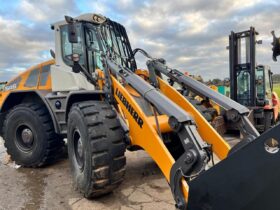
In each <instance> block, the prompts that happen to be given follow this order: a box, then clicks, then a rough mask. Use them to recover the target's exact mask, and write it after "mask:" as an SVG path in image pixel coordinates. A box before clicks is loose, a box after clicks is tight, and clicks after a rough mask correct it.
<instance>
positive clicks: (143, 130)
mask: <svg viewBox="0 0 280 210" xmlns="http://www.w3.org/2000/svg"><path fill="white" fill-rule="evenodd" d="M111 79H112V81H113V90H114V98H115V99H116V101H117V102H118V105H119V107H120V108H121V110H122V112H123V113H124V116H125V117H126V120H127V121H128V124H129V134H130V137H131V145H137V146H139V147H141V148H143V149H144V150H145V151H146V152H147V153H148V154H149V155H150V156H151V158H152V159H153V160H154V161H155V162H156V164H157V165H158V166H159V168H160V169H161V171H162V173H163V175H164V176H165V178H166V179H167V181H168V182H170V171H171V168H172V166H173V164H174V163H175V160H174V158H173V157H172V155H171V154H170V153H169V151H168V149H167V148H166V146H165V145H164V143H163V141H162V139H161V138H160V137H159V135H158V133H157V130H156V126H155V122H153V119H152V118H151V117H147V116H146V115H145V113H144V112H143V111H142V109H141V108H140V106H139V105H138V104H137V102H136V101H135V100H134V98H133V96H132V95H131V94H130V93H129V91H128V90H126V88H125V87H123V85H122V84H120V83H119V82H118V80H117V79H116V78H114V77H111ZM128 104H129V106H130V108H127V106H128ZM131 107H132V108H131ZM131 110H133V111H131ZM134 113H137V116H138V117H139V118H141V119H142V121H143V125H142V127H140V126H139V124H138V123H137V121H136V120H135V118H134ZM159 119H160V120H159V121H160V125H161V127H162V129H163V131H164V130H166V131H167V130H170V128H169V126H168V125H166V124H167V121H166V120H167V116H165V115H162V116H159ZM182 186H183V188H182V189H183V192H184V195H185V198H186V200H187V198H188V184H187V182H186V181H185V180H182Z"/></svg>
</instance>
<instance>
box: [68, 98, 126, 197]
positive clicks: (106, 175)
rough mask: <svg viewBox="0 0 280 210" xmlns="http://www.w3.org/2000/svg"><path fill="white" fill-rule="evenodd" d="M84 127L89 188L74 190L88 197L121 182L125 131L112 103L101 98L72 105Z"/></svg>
mask: <svg viewBox="0 0 280 210" xmlns="http://www.w3.org/2000/svg"><path fill="white" fill-rule="evenodd" d="M72 111H78V112H79V113H80V114H81V115H82V117H83V119H84V123H85V125H86V127H87V134H88V141H89V145H90V151H91V154H92V157H91V164H92V165H91V168H92V172H91V180H90V183H88V185H89V186H90V187H88V188H86V189H81V188H79V187H78V186H76V187H77V189H78V190H79V191H80V192H81V193H82V194H84V196H85V197H87V198H92V197H99V196H101V195H104V194H107V193H109V192H111V191H112V190H113V189H115V188H116V187H118V185H119V184H120V183H121V182H122V181H123V179H124V175H125V165H126V158H125V154H124V153H125V150H126V145H125V143H124V131H123V129H122V127H121V125H120V122H119V120H118V117H117V114H116V112H115V111H114V110H113V108H112V106H110V105H109V104H107V103H106V102H102V101H85V102H82V103H77V104H74V105H73V106H72V108H71V111H70V114H69V116H70V115H71V112H72Z"/></svg>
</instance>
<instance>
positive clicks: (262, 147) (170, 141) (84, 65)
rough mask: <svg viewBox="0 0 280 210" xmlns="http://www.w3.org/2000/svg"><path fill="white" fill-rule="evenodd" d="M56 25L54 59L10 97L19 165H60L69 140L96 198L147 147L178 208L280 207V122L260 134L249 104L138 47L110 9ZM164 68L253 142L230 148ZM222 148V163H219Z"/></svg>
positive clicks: (6, 134) (15, 85)
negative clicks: (141, 63)
mask: <svg viewBox="0 0 280 210" xmlns="http://www.w3.org/2000/svg"><path fill="white" fill-rule="evenodd" d="M52 29H53V30H54V33H55V52H54V51H51V54H52V56H53V57H54V59H53V60H51V61H48V62H45V63H42V64H39V65H37V66H34V67H32V68H30V69H28V70H27V71H25V72H24V73H22V74H20V75H18V76H17V77H16V78H14V79H13V80H11V81H10V82H8V83H7V84H6V85H5V88H4V90H3V91H2V92H1V93H0V107H1V115H0V117H1V121H0V122H1V128H2V129H1V136H3V138H4V140H5V146H6V148H7V152H8V153H9V154H10V155H11V157H12V159H13V160H15V162H16V163H17V164H20V165H22V166H27V167H40V166H43V165H46V164H50V163H52V162H53V161H54V160H55V159H56V157H57V156H58V154H59V152H60V150H61V148H62V146H63V141H62V139H63V138H65V137H67V143H68V155H69V159H70V165H71V171H72V176H73V183H74V185H75V187H76V188H77V189H78V190H79V191H80V192H81V193H82V194H83V195H84V196H85V197H86V198H92V197H97V196H101V195H104V194H106V193H108V192H110V191H112V190H114V189H115V188H116V187H117V186H118V185H119V184H120V183H121V182H122V181H123V180H124V175H125V164H126V159H125V150H126V149H130V150H137V149H143V150H145V151H146V152H147V153H148V154H149V155H150V156H151V158H152V159H153V160H154V161H155V162H156V163H157V165H158V166H159V168H160V169H161V171H162V173H163V175H164V176H165V178H166V180H167V182H168V183H169V185H170V188H171V192H172V194H173V196H174V201H175V203H176V207H177V208H178V209H184V210H185V209H188V210H210V209H213V210H225V209H227V210H237V209H241V210H245V209H246V210H249V209H254V210H258V209H261V210H263V209H270V210H276V209H279V208H280V205H279V204H278V202H277V200H278V195H279V193H280V181H279V177H280V167H279V163H280V153H279V143H278V142H279V132H280V125H277V126H276V127H274V128H273V129H271V130H269V131H267V132H265V133H263V134H262V135H261V136H260V135H259V133H258V132H257V131H256V129H255V128H254V127H253V126H252V124H251V123H250V121H249V120H248V118H247V114H248V112H249V111H248V109H247V108H246V107H244V106H242V105H240V104H238V103H236V102H234V101H232V100H231V99H229V98H227V97H224V96H222V95H220V94H218V93H217V92H215V91H212V90H211V89H210V88H207V87H206V86H204V85H202V84H201V83H199V82H197V81H195V80H193V79H192V78H190V77H185V76H184V75H182V73H181V72H180V71H178V70H175V69H171V68H169V67H167V66H166V64H165V62H164V61H163V60H162V59H154V58H152V57H151V56H147V53H145V51H143V50H140V49H138V50H134V51H132V49H131V46H130V43H129V39H128V36H127V34H126V30H125V28H124V27H123V26H122V25H121V24H119V23H117V22H114V21H112V20H110V19H109V18H106V17H104V16H102V15H97V14H85V15H81V16H79V17H76V18H71V17H69V16H66V17H65V20H64V21H60V22H57V23H55V24H53V25H52ZM140 51H141V52H142V53H144V54H146V56H147V57H148V59H147V66H148V71H147V72H144V73H143V72H142V73H141V71H139V70H137V66H136V60H135V57H134V55H135V53H137V52H140ZM161 74H166V75H168V76H169V77H170V78H171V79H174V80H175V79H176V80H177V81H178V82H179V83H181V84H184V85H186V86H188V87H189V88H191V89H192V90H193V91H194V92H198V93H199V94H200V95H205V96H207V97H209V98H210V99H211V100H213V101H215V102H217V103H218V104H219V103H220V104H221V105H222V106H223V107H224V108H225V109H226V110H227V118H228V121H230V122H231V123H235V124H237V125H239V127H240V129H241V131H242V132H243V140H242V141H241V142H240V143H239V144H237V145H236V146H235V147H233V148H230V146H229V145H228V143H227V142H226V141H225V140H224V139H223V138H222V137H221V136H220V135H219V134H218V133H217V132H216V131H215V130H214V129H213V128H212V126H211V125H210V124H209V123H208V121H207V120H206V119H205V118H204V117H203V116H202V115H201V113H200V112H199V111H198V110H197V109H196V108H195V107H194V106H193V105H192V104H191V103H190V102H189V101H188V100H187V99H186V98H185V97H184V96H183V95H182V94H181V93H180V92H178V91H177V90H175V89H174V88H173V87H172V86H170V85H169V84H168V83H167V82H165V81H164V80H162V79H161ZM213 154H216V155H217V157H218V158H219V159H220V160H221V161H220V162H219V163H217V164H216V165H214V166H213V167H211V168H209V167H208V165H209V164H208V162H209V161H210V160H211V159H212V157H213Z"/></svg>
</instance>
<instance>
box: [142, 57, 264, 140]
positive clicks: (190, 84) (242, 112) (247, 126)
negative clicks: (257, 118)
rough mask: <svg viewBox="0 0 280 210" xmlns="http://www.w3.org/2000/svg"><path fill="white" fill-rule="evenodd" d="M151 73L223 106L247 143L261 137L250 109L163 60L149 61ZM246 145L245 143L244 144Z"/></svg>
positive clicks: (228, 118) (228, 117)
mask: <svg viewBox="0 0 280 210" xmlns="http://www.w3.org/2000/svg"><path fill="white" fill-rule="evenodd" d="M147 66H148V69H149V72H155V73H152V75H153V74H156V75H160V74H164V75H166V76H167V77H168V78H169V79H170V81H171V82H177V83H179V84H180V85H182V87H184V88H187V89H189V90H191V91H192V92H194V93H196V94H197V95H199V96H202V97H206V98H208V99H211V100H212V101H214V102H215V103H217V104H218V105H220V106H222V107H223V108H225V109H226V110H227V120H229V121H231V122H233V123H236V124H237V126H238V127H239V129H240V131H241V132H242V134H243V135H244V137H246V141H247V142H250V141H252V140H254V139H255V138H256V137H258V136H259V133H258V131H257V130H256V129H255V127H254V126H253V125H252V124H251V123H250V121H249V119H248V117H247V115H248V114H249V109H248V108H247V107H245V106H243V105H241V104H239V103H237V102H235V101H233V100H231V99H230V98H228V97H226V96H224V95H222V94H220V93H218V92H216V91H214V90H212V89H211V88H209V87H208V86H206V85H204V84H202V83H201V82H199V81H196V80H194V79H192V78H191V77H188V76H185V75H184V74H183V73H182V72H180V71H179V70H177V69H171V68H169V67H168V66H166V65H165V64H164V61H163V60H161V59H160V60H159V59H150V60H148V61H147ZM242 144H244V142H242Z"/></svg>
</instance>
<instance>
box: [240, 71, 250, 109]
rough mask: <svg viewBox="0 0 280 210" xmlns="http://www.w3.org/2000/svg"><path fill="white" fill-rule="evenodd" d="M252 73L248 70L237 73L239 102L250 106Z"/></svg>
mask: <svg viewBox="0 0 280 210" xmlns="http://www.w3.org/2000/svg"><path fill="white" fill-rule="evenodd" d="M250 86H251V84H250V74H249V72H248V71H240V72H239V73H238V75H237V102H238V103H240V104H243V105H245V106H248V105H249V104H250V102H251V97H250Z"/></svg>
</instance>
